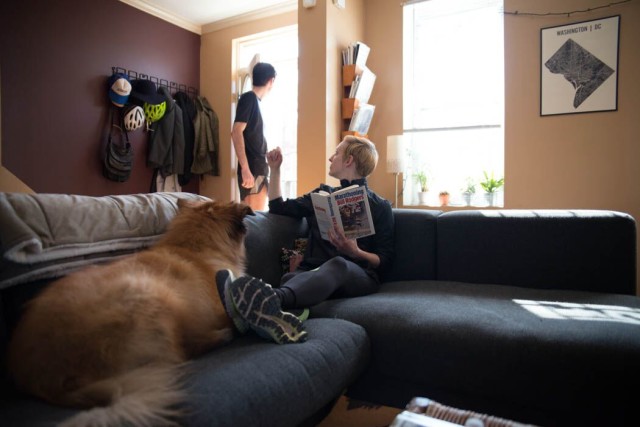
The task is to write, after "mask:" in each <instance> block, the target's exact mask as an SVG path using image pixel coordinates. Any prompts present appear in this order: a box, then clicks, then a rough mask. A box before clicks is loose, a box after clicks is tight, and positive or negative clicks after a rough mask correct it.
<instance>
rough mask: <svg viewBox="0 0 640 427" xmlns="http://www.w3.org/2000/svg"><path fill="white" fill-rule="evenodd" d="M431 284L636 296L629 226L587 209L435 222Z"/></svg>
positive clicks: (624, 219) (623, 217)
mask: <svg viewBox="0 0 640 427" xmlns="http://www.w3.org/2000/svg"><path fill="white" fill-rule="evenodd" d="M437 239H438V243H437V247H438V269H437V271H438V273H437V274H438V279H439V280H449V281H462V282H471V283H493V284H502V285H514V286H521V287H531V288H540V289H567V290H582V291H592V292H606V293H615V294H628V295H635V287H636V223H635V220H634V219H633V217H631V216H630V215H628V214H625V213H620V212H613V211H591V210H486V211H482V210H481V211H457V212H448V213H445V214H443V215H441V216H439V217H438V237H437Z"/></svg>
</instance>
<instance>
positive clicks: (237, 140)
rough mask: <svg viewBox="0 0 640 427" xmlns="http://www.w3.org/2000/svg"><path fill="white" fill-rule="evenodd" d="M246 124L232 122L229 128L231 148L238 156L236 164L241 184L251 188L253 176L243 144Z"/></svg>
mask: <svg viewBox="0 0 640 427" xmlns="http://www.w3.org/2000/svg"><path fill="white" fill-rule="evenodd" d="M246 127H247V124H246V123H244V122H235V123H233V128H232V129H231V140H232V141H233V148H235V150H236V157H237V158H238V164H239V165H240V172H241V173H242V186H243V187H244V188H251V187H253V185H254V183H255V181H254V180H255V178H254V176H253V174H252V173H251V169H249V161H248V160H247V153H246V151H245V146H244V135H243V132H244V129H245V128H246Z"/></svg>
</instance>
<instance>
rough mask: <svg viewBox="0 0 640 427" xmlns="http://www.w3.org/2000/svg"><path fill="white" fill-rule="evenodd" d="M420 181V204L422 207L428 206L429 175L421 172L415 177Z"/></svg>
mask: <svg viewBox="0 0 640 427" xmlns="http://www.w3.org/2000/svg"><path fill="white" fill-rule="evenodd" d="M413 176H414V177H415V178H416V180H417V181H418V185H419V186H420V191H418V202H419V203H420V204H421V205H426V204H427V192H428V191H429V187H428V186H427V174H426V173H425V172H423V171H420V172H418V173H416V174H414V175H413Z"/></svg>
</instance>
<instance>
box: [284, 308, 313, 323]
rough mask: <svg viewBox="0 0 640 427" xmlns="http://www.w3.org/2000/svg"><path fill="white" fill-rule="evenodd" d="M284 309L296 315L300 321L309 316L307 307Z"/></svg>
mask: <svg viewBox="0 0 640 427" xmlns="http://www.w3.org/2000/svg"><path fill="white" fill-rule="evenodd" d="M286 311H287V312H289V313H291V314H293V315H294V316H296V317H297V318H298V319H300V321H301V322H304V321H305V320H307V319H308V318H309V309H308V308H288V309H287V310H286Z"/></svg>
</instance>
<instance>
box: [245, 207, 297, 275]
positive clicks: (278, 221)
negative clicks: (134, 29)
mask: <svg viewBox="0 0 640 427" xmlns="http://www.w3.org/2000/svg"><path fill="white" fill-rule="evenodd" d="M244 222H245V225H246V226H247V229H248V232H247V237H246V239H245V247H246V249H247V273H248V274H250V275H251V276H254V277H259V278H261V279H262V280H264V281H265V282H267V283H269V284H271V285H272V286H278V285H279V284H280V278H281V277H282V264H281V262H280V256H281V255H282V248H286V249H292V248H293V245H294V243H295V240H296V239H298V238H302V237H306V236H307V234H308V226H307V221H306V220H304V219H297V218H291V217H288V216H283V215H275V214H270V213H268V212H256V213H255V215H250V216H247V217H245V219H244Z"/></svg>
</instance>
